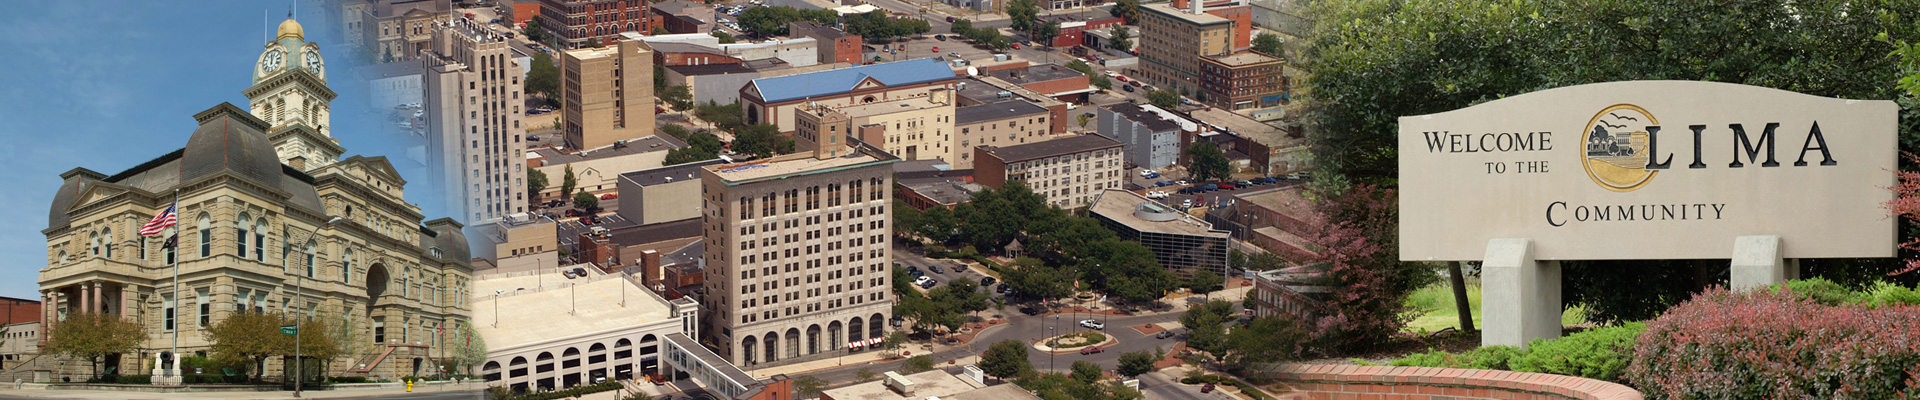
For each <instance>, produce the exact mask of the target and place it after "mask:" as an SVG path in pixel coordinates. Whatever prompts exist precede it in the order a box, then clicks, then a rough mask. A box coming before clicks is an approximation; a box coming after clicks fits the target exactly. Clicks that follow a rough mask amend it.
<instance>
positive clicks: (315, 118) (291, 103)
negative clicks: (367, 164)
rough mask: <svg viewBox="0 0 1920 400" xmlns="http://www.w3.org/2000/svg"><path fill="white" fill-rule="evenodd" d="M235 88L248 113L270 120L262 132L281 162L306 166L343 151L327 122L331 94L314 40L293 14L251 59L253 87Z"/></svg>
mask: <svg viewBox="0 0 1920 400" xmlns="http://www.w3.org/2000/svg"><path fill="white" fill-rule="evenodd" d="M241 93H243V94H245V95H246V96H247V102H248V104H249V105H250V106H251V107H252V109H253V110H252V111H253V115H254V116H257V117H260V119H262V120H266V121H267V124H268V125H270V127H269V128H267V137H268V138H269V139H271V140H273V149H274V151H275V152H276V153H279V155H280V162H281V163H284V164H287V165H292V166H294V167H295V168H299V169H300V170H302V171H311V170H313V169H315V168H320V167H323V166H327V165H329V164H333V163H334V162H335V161H339V160H340V154H341V153H345V152H346V148H343V147H340V141H339V140H336V139H334V138H333V134H332V130H331V129H332V127H331V126H330V125H331V124H330V117H329V116H328V115H329V112H330V111H329V110H328V108H329V107H328V105H327V102H329V101H332V100H333V98H334V97H335V96H337V94H335V93H334V92H333V90H332V89H328V88H327V71H326V62H324V61H322V60H321V59H320V45H319V44H315V43H311V42H307V38H306V33H305V32H303V31H302V29H301V28H300V23H299V22H295V21H294V20H293V18H287V20H286V22H281V23H280V30H279V35H278V36H277V37H275V38H274V40H273V41H271V42H267V45H266V49H264V50H262V51H261V52H260V60H259V61H258V62H256V63H254V66H253V86H251V87H248V88H247V89H246V90H245V91H242V92H241Z"/></svg>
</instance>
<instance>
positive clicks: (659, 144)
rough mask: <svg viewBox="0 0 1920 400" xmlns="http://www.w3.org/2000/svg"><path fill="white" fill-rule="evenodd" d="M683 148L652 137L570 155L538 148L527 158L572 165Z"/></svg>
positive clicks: (676, 143)
mask: <svg viewBox="0 0 1920 400" xmlns="http://www.w3.org/2000/svg"><path fill="white" fill-rule="evenodd" d="M685 146H686V145H684V144H681V143H680V141H677V140H673V139H672V138H669V137H666V136H661V135H652V136H647V137H643V138H639V139H627V142H626V144H625V145H621V146H615V145H607V146H602V147H599V148H594V149H588V150H585V151H576V152H572V153H563V152H561V151H560V150H559V149H556V148H553V147H538V148H534V149H532V150H530V151H528V153H529V154H528V156H527V158H529V159H531V158H534V157H535V156H538V157H539V158H540V159H541V160H542V162H545V163H546V165H558V164H572V163H576V162H581V161H588V160H598V159H603V158H613V157H620V156H628V155H634V154H641V153H652V152H656V151H667V150H673V149H678V148H681V147H685Z"/></svg>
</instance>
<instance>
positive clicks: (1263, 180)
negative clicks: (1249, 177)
mask: <svg viewBox="0 0 1920 400" xmlns="http://www.w3.org/2000/svg"><path fill="white" fill-rule="evenodd" d="M1279 181H1280V180H1278V179H1273V178H1272V177H1266V176H1262V177H1259V178H1253V183H1260V184H1267V183H1274V182H1279Z"/></svg>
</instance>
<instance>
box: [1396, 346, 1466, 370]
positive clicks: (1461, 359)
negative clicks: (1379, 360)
mask: <svg viewBox="0 0 1920 400" xmlns="http://www.w3.org/2000/svg"><path fill="white" fill-rule="evenodd" d="M1468 361H1471V359H1470V356H1468V355H1466V354H1453V353H1448V352H1446V351H1445V350H1433V351H1428V352H1425V353H1414V354H1409V355H1407V356H1406V357H1405V358H1401V359H1398V360H1393V361H1391V362H1388V363H1387V365H1389V366H1394V367H1432V368H1464V367H1465V366H1466V365H1467V363H1468Z"/></svg>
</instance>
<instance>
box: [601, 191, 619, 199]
mask: <svg viewBox="0 0 1920 400" xmlns="http://www.w3.org/2000/svg"><path fill="white" fill-rule="evenodd" d="M618 198H620V195H619V194H618V193H607V194H603V195H600V199H601V200H613V199H618Z"/></svg>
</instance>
